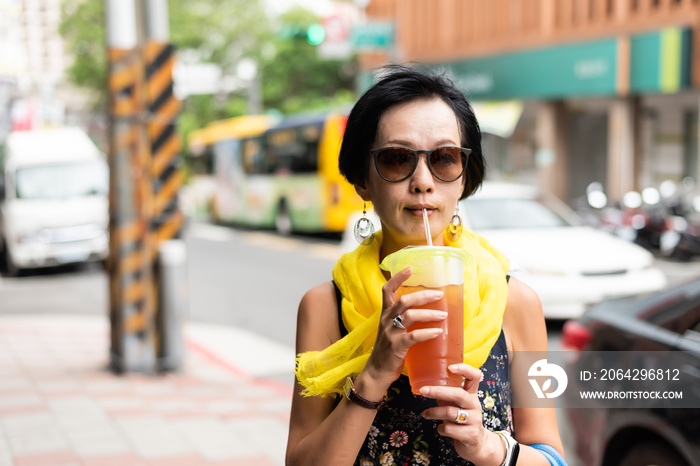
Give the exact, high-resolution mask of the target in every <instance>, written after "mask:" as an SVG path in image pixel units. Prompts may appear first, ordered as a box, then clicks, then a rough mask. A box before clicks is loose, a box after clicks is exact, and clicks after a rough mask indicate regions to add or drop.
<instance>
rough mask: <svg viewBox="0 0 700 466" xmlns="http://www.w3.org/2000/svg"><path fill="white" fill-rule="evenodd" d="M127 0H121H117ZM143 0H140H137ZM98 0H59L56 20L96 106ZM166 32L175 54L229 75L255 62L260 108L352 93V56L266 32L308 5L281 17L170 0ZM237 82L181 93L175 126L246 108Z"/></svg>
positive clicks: (102, 83) (308, 20)
mask: <svg viewBox="0 0 700 466" xmlns="http://www.w3.org/2000/svg"><path fill="white" fill-rule="evenodd" d="M124 1H127V0H124ZM144 1H145V0H144ZM104 3H105V0H64V4H63V13H64V14H63V21H62V24H61V26H60V31H61V34H62V35H63V37H64V39H65V41H66V43H67V48H68V53H69V54H70V55H71V56H72V57H73V62H72V65H71V66H70V68H69V69H68V71H67V73H68V77H69V79H70V80H71V81H72V82H73V83H74V84H75V85H77V86H79V87H81V88H83V89H86V90H88V91H90V92H91V93H92V94H93V95H94V97H95V99H94V101H95V106H96V109H98V110H100V111H104V112H106V105H107V92H106V76H107V60H106V46H105V27H104V24H105V20H104ZM169 16H170V36H171V42H172V43H173V44H174V45H175V47H176V48H177V50H178V57H179V60H181V61H183V62H185V63H187V62H190V63H215V64H217V65H219V66H220V67H221V69H222V73H223V75H224V76H227V77H229V78H230V80H233V81H234V82H235V77H236V67H237V65H238V63H239V62H240V61H241V60H242V59H253V60H254V61H255V62H257V63H258V64H259V70H260V77H259V79H261V84H262V96H263V103H264V106H265V109H277V110H280V111H282V112H284V113H290V112H295V111H299V110H301V109H310V108H318V107H322V106H329V105H336V104H338V103H342V102H349V101H351V100H352V98H353V94H352V75H353V70H354V68H353V65H352V64H353V61H352V60H349V61H347V62H342V61H337V60H333V61H327V60H322V59H320V58H319V57H318V54H317V51H316V48H315V47H314V46H312V45H310V44H308V43H307V42H306V41H296V40H287V39H283V38H280V37H278V36H276V35H275V34H274V32H273V31H274V29H275V28H276V27H279V26H280V24H292V25H298V26H301V27H308V26H309V25H310V24H312V23H314V22H317V21H318V18H317V17H315V16H314V15H313V14H312V13H310V12H308V11H306V10H303V9H301V8H296V9H293V10H291V11H290V12H288V13H287V14H285V15H284V16H283V17H282V18H270V17H269V16H268V15H267V14H266V13H265V11H264V8H263V5H262V1H261V0H198V1H192V0H170V1H169ZM246 92H247V91H246V89H245V88H244V87H240V88H234V89H233V90H231V91H229V92H226V93H225V94H219V95H198V96H190V97H188V98H187V99H185V102H184V105H183V113H182V118H181V120H180V125H181V132H184V133H187V132H188V130H189V129H192V128H194V127H201V126H204V125H205V124H206V123H208V122H210V121H212V120H216V119H221V118H228V117H232V116H237V115H241V114H244V113H247V105H246V102H247V94H246Z"/></svg>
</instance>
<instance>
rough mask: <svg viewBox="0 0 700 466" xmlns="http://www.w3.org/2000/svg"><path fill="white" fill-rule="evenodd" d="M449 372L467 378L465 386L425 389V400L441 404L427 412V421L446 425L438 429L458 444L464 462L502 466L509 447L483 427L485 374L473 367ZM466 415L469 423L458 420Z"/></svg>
mask: <svg viewBox="0 0 700 466" xmlns="http://www.w3.org/2000/svg"><path fill="white" fill-rule="evenodd" d="M448 369H449V370H450V371H451V372H452V373H454V374H457V375H461V376H462V377H464V385H463V386H462V387H442V386H440V387H435V386H431V387H423V388H421V390H420V392H421V394H422V395H423V396H425V397H427V398H433V399H435V400H437V402H438V406H437V407H436V408H429V409H426V410H425V411H424V412H423V417H425V418H426V419H434V420H439V421H443V422H442V424H440V425H439V426H438V433H439V434H440V435H443V436H445V437H450V438H452V439H453V440H454V445H455V449H456V450H457V453H459V455H460V456H461V457H462V458H465V459H468V460H470V461H471V462H472V463H474V464H476V465H477V466H482V465H485V466H488V465H489V464H498V465H500V464H501V461H502V459H503V457H504V455H505V447H504V446H503V444H502V442H501V439H500V438H499V437H498V435H497V434H495V433H493V432H491V431H489V430H488V429H485V428H484V426H483V424H482V419H483V414H482V410H481V403H480V402H479V396H478V395H477V391H478V390H479V382H480V381H481V375H482V374H481V371H480V370H479V369H475V368H474V367H472V366H470V365H469V364H453V365H451V366H450V367H449V368H448ZM464 412H466V413H467V419H466V420H465V421H462V420H459V421H460V422H458V416H459V415H460V414H463V413H464Z"/></svg>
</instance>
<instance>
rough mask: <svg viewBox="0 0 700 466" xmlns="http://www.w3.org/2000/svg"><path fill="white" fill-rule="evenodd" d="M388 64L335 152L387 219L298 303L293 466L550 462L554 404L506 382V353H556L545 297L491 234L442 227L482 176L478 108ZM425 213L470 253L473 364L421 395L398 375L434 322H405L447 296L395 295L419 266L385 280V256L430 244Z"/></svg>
mask: <svg viewBox="0 0 700 466" xmlns="http://www.w3.org/2000/svg"><path fill="white" fill-rule="evenodd" d="M386 71H387V72H386V73H385V74H384V75H383V76H382V77H381V79H379V81H378V82H377V83H376V84H375V85H374V86H373V87H372V88H371V89H370V90H368V91H367V92H366V93H365V94H364V95H363V96H362V97H361V98H360V99H359V101H358V102H357V104H356V105H355V107H354V108H353V110H352V112H351V113H350V116H349V118H348V124H347V128H346V131H345V136H344V140H343V144H342V147H341V151H340V158H339V166H340V171H341V173H342V174H343V175H344V176H345V177H346V178H347V179H348V180H349V181H350V182H351V183H352V184H353V185H354V186H355V189H356V191H357V192H358V194H359V195H360V196H361V197H362V199H364V200H365V201H366V202H372V205H373V206H374V209H375V212H376V213H377V215H378V216H379V218H380V219H381V224H382V225H381V226H382V228H381V231H380V232H378V233H377V234H376V235H374V239H373V241H371V242H370V240H371V236H370V237H369V238H367V240H365V241H363V243H364V244H362V245H360V246H359V247H358V248H357V249H356V250H355V251H353V252H351V253H348V254H346V255H344V256H343V257H342V258H341V259H340V260H339V261H338V263H337V264H336V266H335V267H334V269H333V281H332V282H327V283H324V284H322V285H319V286H317V287H315V288H313V289H311V290H310V291H308V292H307V293H306V294H305V295H304V297H303V298H302V300H301V303H300V305H299V314H298V322H297V353H298V354H299V357H298V359H297V369H296V375H297V382H296V386H295V393H294V398H293V402H292V412H291V420H290V431H289V440H288V445H287V464H289V465H303V466H309V465H323V466H328V465H351V464H359V465H362V466H366V465H374V464H378V465H391V464H396V465H405V464H421V465H429V464H432V465H437V464H450V465H452V464H472V463H473V464H475V465H477V466H491V465H493V466H498V465H514V464H519V465H543V466H545V465H548V464H550V461H548V457H547V455H554V456H559V454H560V453H562V452H563V448H562V444H561V440H560V437H559V433H558V430H557V424H556V417H555V412H554V409H553V408H547V409H532V408H529V409H528V408H513V409H512V411H511V406H510V403H511V401H510V399H511V396H510V395H511V391H513V392H516V393H517V392H518V391H520V390H531V387H530V386H529V384H528V382H527V380H522V381H521V380H517V381H516V380H513V381H512V382H511V381H509V380H508V354H509V353H510V354H512V352H514V351H545V350H546V349H547V335H546V327H545V323H544V317H543V314H542V309H541V305H540V302H539V299H538V298H537V296H536V294H535V293H534V292H533V291H532V290H531V289H530V288H529V287H528V286H527V285H525V284H523V283H521V282H519V281H517V280H516V279H510V280H509V281H508V279H507V276H506V273H507V270H508V260H507V259H506V258H505V257H504V256H503V255H502V254H501V253H500V252H498V251H497V250H495V249H494V248H492V247H491V246H490V245H489V244H488V242H486V241H485V240H483V239H482V238H479V237H477V236H476V235H474V234H473V233H471V232H468V231H464V232H463V233H462V234H461V236H459V237H458V236H457V235H450V234H449V232H448V231H445V230H446V228H447V227H448V225H449V224H450V222H451V220H452V219H453V216H455V215H456V207H457V203H458V201H459V199H461V198H463V197H466V196H468V195H470V194H472V193H474V192H475V191H476V190H477V189H478V187H479V186H480V184H481V182H482V180H483V178H484V168H485V163H484V159H483V155H482V153H481V135H480V132H479V127H478V123H477V121H476V118H475V117H474V113H473V111H472V109H471V107H470V105H469V103H468V102H467V101H466V99H465V98H464V96H463V95H462V93H461V92H459V91H458V90H457V89H456V88H455V87H454V86H453V85H452V84H451V83H450V82H449V81H447V80H446V79H444V78H442V77H439V76H435V75H431V74H426V73H423V72H421V71H418V70H414V69H411V68H406V67H402V66H393V67H389V68H388V69H387V70H386ZM405 149H409V150H405ZM423 209H426V210H427V213H428V219H429V225H430V231H431V232H432V235H433V237H432V242H433V244H434V245H448V246H454V247H461V248H464V249H465V250H467V252H469V253H470V254H471V255H472V256H473V257H474V259H475V260H474V261H473V263H472V265H470V266H469V267H466V268H465V277H467V275H469V274H471V275H470V277H469V278H467V279H465V363H464V364H456V365H453V366H451V367H450V368H449V369H450V370H451V371H452V372H453V373H455V374H457V375H460V376H462V377H464V385H463V386H462V387H423V388H422V389H421V396H419V395H413V394H412V393H411V392H410V387H409V386H408V381H407V378H406V376H405V375H402V371H403V369H404V359H405V357H406V352H407V350H408V348H409V347H411V346H412V345H413V344H415V343H418V342H422V341H427V340H429V339H432V338H435V337H436V336H437V334H438V333H439V330H432V329H422V330H413V331H407V330H406V327H409V326H410V325H411V324H412V323H415V322H431V321H440V320H442V319H444V318H445V316H444V315H443V314H442V313H440V312H439V311H434V310H428V309H416V307H418V306H424V305H426V304H429V303H432V302H435V301H437V300H439V299H440V297H441V294H440V293H439V292H434V291H421V292H416V293H411V294H408V295H405V296H403V297H401V298H400V299H397V296H396V291H397V289H398V288H399V287H400V286H401V284H402V283H403V282H404V281H405V280H406V279H407V278H408V277H409V276H410V274H411V270H410V269H406V270H404V271H402V272H400V273H397V274H395V275H394V276H393V277H389V276H388V275H386V274H384V273H383V272H382V271H381V270H380V269H379V263H380V262H381V261H382V260H383V259H384V258H385V257H386V256H387V255H389V254H391V253H393V252H395V251H398V250H399V249H401V248H403V247H405V246H407V245H416V244H426V237H425V230H424V225H423V217H422V211H423ZM454 218H457V217H454ZM358 240H363V238H362V237H360V238H358ZM397 317H398V319H397ZM479 367H480V368H481V370H480V369H477V368H479ZM334 395H335V396H334ZM513 437H514V438H513ZM532 444H538V445H539V446H538V447H537V448H540V449H544V450H548V452H544V453H543V452H542V451H541V450H538V449H536V448H533V447H530V446H528V445H532ZM541 444H548V446H546V445H545V446H544V447H543V446H542V445H541ZM562 461H563V459H562ZM551 464H556V463H551Z"/></svg>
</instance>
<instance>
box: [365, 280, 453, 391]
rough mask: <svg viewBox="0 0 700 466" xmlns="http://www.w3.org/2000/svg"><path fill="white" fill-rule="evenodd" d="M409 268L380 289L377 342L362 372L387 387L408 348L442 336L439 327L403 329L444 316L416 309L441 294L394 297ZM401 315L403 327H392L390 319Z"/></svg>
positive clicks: (398, 373)
mask: <svg viewBox="0 0 700 466" xmlns="http://www.w3.org/2000/svg"><path fill="white" fill-rule="evenodd" d="M411 273H412V271H411V268H410V267H409V268H407V269H404V270H402V271H401V272H399V273H397V274H396V275H394V276H393V277H391V278H390V279H389V281H387V282H386V284H385V285H384V286H383V287H382V297H383V306H382V315H381V317H380V319H379V328H378V329H377V339H376V341H375V343H374V349H373V350H372V353H371V354H370V356H369V359H368V360H367V364H366V365H365V369H364V371H363V372H366V373H367V375H368V376H370V377H371V378H372V379H374V380H375V381H377V382H381V383H382V384H385V385H386V387H387V388H388V386H389V385H391V383H392V382H394V381H395V380H396V379H398V378H399V376H400V375H401V371H402V370H403V366H404V360H405V359H406V353H407V352H408V348H410V347H411V346H413V345H415V344H416V343H420V342H423V341H427V340H430V339H433V338H435V337H437V336H438V335H440V334H441V333H442V329H441V328H426V329H415V330H411V331H408V330H406V328H408V327H410V326H411V325H413V324H415V323H416V322H440V321H442V320H445V318H446V317H447V313H446V312H443V311H439V310H435V309H416V308H417V307H418V306H426V305H429V304H430V303H434V302H436V301H439V300H440V299H441V298H442V296H443V292H442V291H438V290H424V291H417V292H415V293H409V294H405V295H403V296H401V297H400V298H397V297H396V291H397V290H398V289H399V287H400V286H401V285H402V284H403V282H405V281H406V280H407V279H408V278H409V277H410V276H411ZM396 316H401V322H402V324H403V326H404V327H406V328H403V329H402V328H398V327H396V326H394V322H393V321H394V318H395V317H396Z"/></svg>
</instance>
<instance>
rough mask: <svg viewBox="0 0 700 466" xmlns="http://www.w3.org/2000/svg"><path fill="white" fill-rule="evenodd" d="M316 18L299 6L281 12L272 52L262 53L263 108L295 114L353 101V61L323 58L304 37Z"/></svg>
mask: <svg viewBox="0 0 700 466" xmlns="http://www.w3.org/2000/svg"><path fill="white" fill-rule="evenodd" d="M318 20H319V18H318V17H317V16H315V15H314V14H313V13H311V12H309V11H308V10H305V9H303V8H301V7H295V8H293V9H291V10H290V11H288V12H287V13H285V14H284V15H282V17H281V18H280V20H279V22H280V23H281V24H278V25H277V26H278V28H277V29H278V30H279V31H281V34H278V35H277V37H276V40H275V41H274V50H275V52H274V54H269V55H267V56H263V61H262V63H261V74H262V94H263V102H264V104H265V107H266V108H276V109H278V110H280V111H281V112H282V113H296V112H299V111H301V110H309V109H316V108H323V107H333V106H340V105H343V104H347V103H350V102H352V101H353V100H354V93H353V82H354V76H355V69H356V62H355V59H354V58H353V57H351V58H348V59H346V60H326V59H323V58H322V57H320V56H319V54H318V47H317V46H314V45H311V44H309V42H308V41H307V40H306V31H307V30H308V28H309V26H311V25H312V24H315V23H318Z"/></svg>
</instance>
